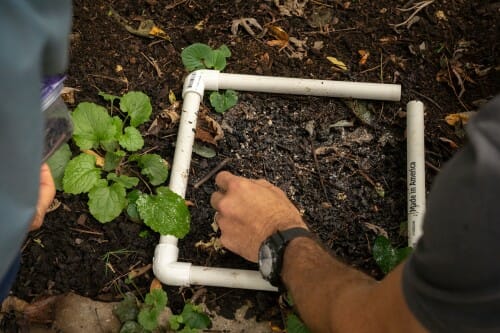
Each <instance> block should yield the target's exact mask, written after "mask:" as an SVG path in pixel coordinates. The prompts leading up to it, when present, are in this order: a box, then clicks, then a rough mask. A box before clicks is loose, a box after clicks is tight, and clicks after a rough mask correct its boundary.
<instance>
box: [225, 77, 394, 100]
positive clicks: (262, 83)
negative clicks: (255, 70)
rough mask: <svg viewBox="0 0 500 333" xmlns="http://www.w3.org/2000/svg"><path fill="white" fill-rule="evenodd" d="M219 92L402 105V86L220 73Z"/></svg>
mask: <svg viewBox="0 0 500 333" xmlns="http://www.w3.org/2000/svg"><path fill="white" fill-rule="evenodd" d="M218 88H219V89H233V90H236V91H253V92H266V93H275V94H291V95H311V96H327V97H342V98H357V99H372V100H382V101H399V100H400V99H401V86H400V85H399V84H383V83H365V82H346V81H331V80H313V79H300V78H289V77H273V76H261V75H243V74H226V73H220V74H219V84H218Z"/></svg>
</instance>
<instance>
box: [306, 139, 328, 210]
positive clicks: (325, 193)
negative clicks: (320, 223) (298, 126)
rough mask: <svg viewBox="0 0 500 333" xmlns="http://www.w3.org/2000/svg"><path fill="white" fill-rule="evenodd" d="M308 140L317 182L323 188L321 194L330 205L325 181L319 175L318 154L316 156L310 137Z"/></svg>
mask: <svg viewBox="0 0 500 333" xmlns="http://www.w3.org/2000/svg"><path fill="white" fill-rule="evenodd" d="M309 142H310V143H311V151H312V154H313V159H314V164H315V165H316V170H317V172H318V177H319V183H320V185H321V188H322V189H323V194H324V195H325V199H326V201H327V202H328V203H329V204H330V205H331V204H332V203H331V202H330V199H328V192H327V191H326V187H325V183H324V181H323V176H322V175H321V170H320V168H319V162H318V156H316V150H315V149H314V144H313V142H312V140H311V139H309Z"/></svg>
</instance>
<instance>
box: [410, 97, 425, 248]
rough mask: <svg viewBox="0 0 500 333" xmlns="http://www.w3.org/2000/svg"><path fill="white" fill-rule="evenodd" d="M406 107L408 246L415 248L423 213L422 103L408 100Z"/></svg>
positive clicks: (423, 154) (420, 233)
mask: <svg viewBox="0 0 500 333" xmlns="http://www.w3.org/2000/svg"><path fill="white" fill-rule="evenodd" d="M406 109H407V111H406V149H407V185H408V187H407V188H408V246H411V247H413V248H415V246H416V245H417V242H418V240H419V238H420V237H421V236H422V234H423V220H424V214H425V147H424V104H423V103H422V102H420V101H410V102H409V103H408V104H407V105H406Z"/></svg>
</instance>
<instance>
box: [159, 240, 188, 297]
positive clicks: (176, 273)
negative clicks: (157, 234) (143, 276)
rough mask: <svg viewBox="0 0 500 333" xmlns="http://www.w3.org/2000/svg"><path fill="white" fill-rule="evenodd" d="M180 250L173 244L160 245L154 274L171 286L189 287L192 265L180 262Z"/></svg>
mask: <svg viewBox="0 0 500 333" xmlns="http://www.w3.org/2000/svg"><path fill="white" fill-rule="evenodd" d="M178 255H179V248H178V247H177V246H175V245H173V244H162V243H160V244H158V245H157V246H156V248H155V255H154V258H153V273H154V275H155V276H156V277H157V278H158V280H160V281H161V282H162V283H165V284H167V285H170V286H185V287H187V286H189V285H190V275H191V263H188V262H178V261H177V257H178Z"/></svg>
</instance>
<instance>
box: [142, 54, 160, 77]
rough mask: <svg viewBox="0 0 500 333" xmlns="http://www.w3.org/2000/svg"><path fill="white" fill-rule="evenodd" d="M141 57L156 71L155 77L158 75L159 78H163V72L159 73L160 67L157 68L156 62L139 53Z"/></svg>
mask: <svg viewBox="0 0 500 333" xmlns="http://www.w3.org/2000/svg"><path fill="white" fill-rule="evenodd" d="M141 54H142V56H143V57H144V58H146V61H147V62H149V64H150V65H151V66H153V68H154V69H155V70H156V75H158V77H159V78H162V77H163V72H162V71H161V69H160V67H159V66H158V62H157V61H156V60H154V59H153V58H150V57H148V56H147V55H145V54H144V52H141Z"/></svg>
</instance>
